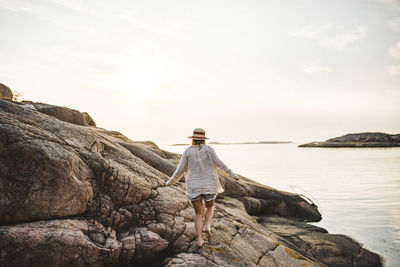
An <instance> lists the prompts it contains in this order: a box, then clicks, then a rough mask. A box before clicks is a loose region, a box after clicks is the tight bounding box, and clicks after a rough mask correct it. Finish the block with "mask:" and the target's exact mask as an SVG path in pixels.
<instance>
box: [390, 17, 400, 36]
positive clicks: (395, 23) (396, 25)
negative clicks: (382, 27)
mask: <svg viewBox="0 0 400 267" xmlns="http://www.w3.org/2000/svg"><path fill="white" fill-rule="evenodd" d="M388 26H389V28H391V29H392V30H394V31H395V32H399V33H400V17H397V18H395V19H393V20H390V21H388Z"/></svg>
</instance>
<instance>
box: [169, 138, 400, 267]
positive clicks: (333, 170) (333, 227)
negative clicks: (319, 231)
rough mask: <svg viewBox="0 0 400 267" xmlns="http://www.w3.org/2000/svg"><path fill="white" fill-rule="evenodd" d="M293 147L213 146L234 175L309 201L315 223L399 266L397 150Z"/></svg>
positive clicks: (399, 152)
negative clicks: (317, 216) (317, 219)
mask: <svg viewBox="0 0 400 267" xmlns="http://www.w3.org/2000/svg"><path fill="white" fill-rule="evenodd" d="M297 145H298V144H263V145H212V146H213V147H214V149H215V151H216V152H217V154H218V155H219V157H220V158H221V160H222V161H224V162H225V163H226V164H227V165H228V166H229V167H230V168H231V169H232V170H233V171H234V172H236V173H238V174H241V175H243V176H246V177H248V178H251V179H253V180H256V181H257V182H260V183H262V184H265V185H268V186H272V187H274V188H277V189H279V190H284V191H289V192H294V193H299V194H302V195H305V196H307V197H309V198H310V199H312V200H313V201H314V202H315V203H316V204H317V205H318V207H319V210H320V212H321V214H322V221H321V222H318V223H314V224H315V225H318V226H321V227H323V228H325V229H327V230H328V231H329V232H330V233H337V234H345V235H348V236H350V237H353V238H355V239H356V240H357V241H358V242H360V243H362V244H363V245H364V247H366V248H368V249H370V250H372V251H375V252H377V253H379V254H380V255H382V256H383V257H384V259H385V261H386V266H388V267H395V266H400V148H362V149H354V148H336V149H334V148H298V147H297ZM162 148H163V149H165V150H168V151H171V152H176V153H182V152H183V151H184V149H185V148H186V147H185V146H164V147H162Z"/></svg>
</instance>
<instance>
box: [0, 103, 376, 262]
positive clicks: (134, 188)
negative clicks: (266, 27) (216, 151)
mask: <svg viewBox="0 0 400 267" xmlns="http://www.w3.org/2000/svg"><path fill="white" fill-rule="evenodd" d="M41 105H42V107H43V105H46V104H40V105H35V107H36V108H38V110H39V109H40V107H41ZM179 159H180V155H178V154H174V153H171V152H167V151H164V150H161V149H159V148H158V147H157V146H156V145H155V144H154V143H152V142H138V141H136V142H134V141H131V140H129V139H128V138H127V137H126V136H124V135H122V134H121V133H119V132H115V131H108V130H105V129H102V128H98V127H82V126H81V125H76V124H74V123H69V122H65V121H62V120H59V119H58V118H56V117H54V116H48V115H47V114H44V113H42V112H38V111H36V110H34V109H30V108H25V107H24V106H22V105H20V104H18V103H13V102H10V101H4V100H0V266H11V267H12V266H66V265H71V266H163V265H165V266H326V265H328V266H357V265H356V264H358V266H362V264H364V266H381V265H382V261H381V259H380V257H379V256H378V255H376V254H374V253H372V252H370V251H368V250H366V249H364V248H362V247H361V245H359V244H358V243H357V242H356V241H354V240H352V239H350V238H347V237H344V236H342V237H337V236H336V235H330V234H328V233H327V232H326V231H325V230H323V229H322V230H321V229H320V228H313V226H310V225H308V224H306V223H304V221H318V220H320V219H321V214H320V213H319V212H318V209H317V207H316V206H315V205H314V204H312V203H309V202H308V201H306V200H305V199H303V198H302V197H301V196H299V195H296V194H292V193H289V192H283V191H279V190H276V189H274V188H271V187H267V186H264V185H261V184H259V183H256V182H254V181H252V180H250V179H248V178H245V177H241V180H240V181H239V182H237V181H234V180H232V179H230V178H227V177H225V176H223V175H221V176H220V179H221V182H222V184H223V186H224V187H225V192H224V193H223V194H221V195H219V197H218V199H217V201H216V204H215V215H214V220H213V228H212V233H213V237H212V238H211V240H208V241H207V243H206V244H205V245H204V246H203V247H202V248H198V247H197V243H196V241H195V240H196V234H195V232H194V223H193V217H194V210H193V208H192V204H191V203H190V202H189V201H188V200H186V198H185V185H184V183H178V184H177V185H176V186H170V187H165V186H164V185H165V182H166V181H167V180H168V179H169V176H170V175H171V173H172V172H173V171H174V168H175V167H176V165H177V163H178V161H179ZM271 216H275V217H274V218H277V220H278V221H273V223H274V225H272V223H271V220H270V219H267V218H272V217H271ZM279 220H280V221H279ZM300 221H302V223H300ZM279 229H286V230H285V231H280V230H279ZM314 229H317V230H314ZM307 231H310V233H308V232H307ZM296 238H298V239H296ZM300 238H302V240H303V241H299V240H300ZM321 244H329V245H324V246H321ZM328 246H330V247H328ZM330 248H333V249H332V250H331V251H328V249H330ZM349 259H352V262H351V263H350V261H349ZM337 264H341V265H337ZM351 264H353V265H351Z"/></svg>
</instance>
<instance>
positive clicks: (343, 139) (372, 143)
mask: <svg viewBox="0 0 400 267" xmlns="http://www.w3.org/2000/svg"><path fill="white" fill-rule="evenodd" d="M299 147H400V134H387V133H379V132H366V133H352V134H346V135H343V136H340V137H335V138H331V139H328V140H326V141H325V142H311V143H307V144H302V145H299Z"/></svg>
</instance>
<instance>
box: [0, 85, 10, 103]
mask: <svg viewBox="0 0 400 267" xmlns="http://www.w3.org/2000/svg"><path fill="white" fill-rule="evenodd" d="M0 99H5V100H12V99H13V92H12V91H11V89H10V88H8V87H7V86H5V85H4V84H2V83H0Z"/></svg>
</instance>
